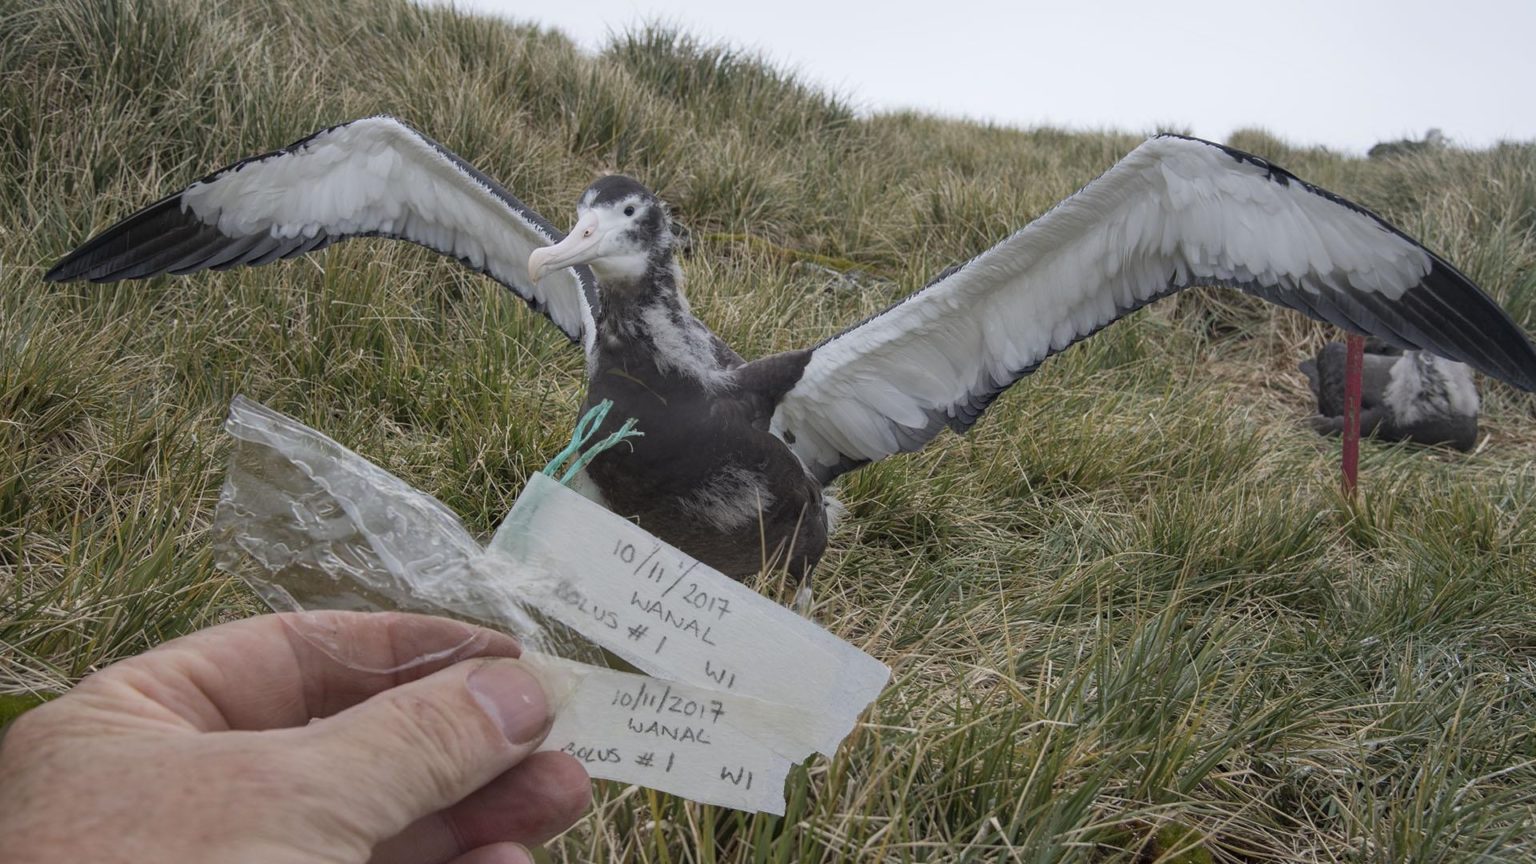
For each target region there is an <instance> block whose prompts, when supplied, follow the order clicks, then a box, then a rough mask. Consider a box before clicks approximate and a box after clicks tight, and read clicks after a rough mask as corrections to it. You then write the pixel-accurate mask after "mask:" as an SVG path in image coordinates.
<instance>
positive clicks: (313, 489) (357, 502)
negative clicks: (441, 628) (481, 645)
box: [213, 396, 605, 671]
mask: <svg viewBox="0 0 1536 864" xmlns="http://www.w3.org/2000/svg"><path fill="white" fill-rule="evenodd" d="M225 428H226V430H227V431H228V432H229V434H230V435H231V436H233V438H234V448H233V452H232V453H231V456H230V467H229V473H228V476H227V477H226V479H225V482H224V487H223V490H222V491H221V493H220V496H219V505H218V508H217V510H216V512H215V516H214V526H213V527H214V535H215V540H214V547H215V552H216V555H217V561H218V564H219V566H220V567H221V568H223V569H225V570H228V571H230V572H233V573H236V574H238V575H239V576H241V577H242V578H243V579H244V580H245V581H246V582H247V583H249V584H250V585H251V587H252V588H253V589H254V590H255V591H256V592H257V594H258V595H259V596H260V597H261V598H262V599H263V600H264V601H265V602H266V603H267V605H269V606H271V607H272V608H273V609H274V610H277V611H299V610H315V609H345V610H356V611H407V612H410V611H414V612H423V613H430V614H434V615H451V616H453V617H456V618H460V619H462V620H464V621H468V622H472V623H475V624H480V625H483V626H486V627H490V628H493V629H497V630H500V631H503V632H506V633H510V634H512V635H515V636H517V637H518V639H519V640H520V641H521V642H522V644H523V646H524V649H525V652H526V656H527V658H528V659H529V660H530V661H533V662H536V661H537V656H538V654H539V653H543V654H553V655H557V656H563V657H567V658H569V659H574V660H580V661H582V662H586V663H595V664H596V665H605V664H604V663H603V660H602V654H601V652H600V651H598V650H597V649H596V648H594V647H592V646H591V645H590V644H589V643H587V642H585V640H582V639H581V638H580V637H579V636H577V635H575V634H574V633H571V632H570V631H569V630H568V629H566V628H565V627H564V626H563V625H560V624H558V623H555V622H550V621H548V620H545V619H543V618H542V617H541V616H539V615H538V613H537V612H534V611H532V610H530V609H529V608H528V607H527V606H525V605H524V603H523V602H522V601H520V600H519V599H518V596H517V592H516V590H515V589H514V587H513V581H512V580H513V578H514V575H513V573H512V571H511V568H510V567H509V566H505V565H504V564H502V563H501V562H500V561H499V560H498V559H499V558H500V556H487V555H485V553H484V549H483V547H482V546H481V544H480V543H479V542H477V541H476V540H475V538H474V537H472V536H470V534H469V532H468V530H466V529H465V527H464V525H463V523H462V522H460V521H459V519H458V517H456V516H455V515H454V514H453V513H452V512H451V511H450V510H448V508H447V507H445V506H443V504H442V503H440V502H439V501H438V500H437V499H435V498H433V497H431V496H429V495H426V494H423V493H422V492H419V491H417V490H416V489H413V488H411V486H409V485H408V484H406V483H405V482H404V481H402V480H400V479H399V478H397V477H395V476H394V475H392V474H389V473H388V472H386V471H384V470H383V469H381V468H379V467H377V466H375V465H373V464H372V463H370V462H368V461H367V460H366V459H363V458H362V457H360V456H358V455H357V454H356V453H353V452H352V451H350V450H348V449H347V448H345V447H343V446H342V445H340V444H338V443H337V442H336V441H334V440H332V439H330V438H329V437H327V436H325V435H323V434H321V433H320V432H317V431H315V430H314V429H311V428H309V427H307V426H304V425H303V424H301V423H298V422H296V421H294V420H292V419H291V418H289V417H286V416H284V415H282V414H279V413H278V412H276V411H273V410H271V409H269V408H267V407H266V406H264V405H260V404H258V403H255V402H252V401H250V400H248V399H246V398H245V397H243V396H237V397H236V398H235V400H234V402H233V404H232V405H231V406H230V413H229V419H228V421H227V422H226V423H225ZM528 573H529V571H527V570H524V571H523V573H521V574H518V578H537V574H536V573H534V574H533V575H531V576H529V575H525V574H528ZM301 635H302V636H303V637H304V638H305V639H306V640H308V641H310V642H311V643H316V642H317V641H319V642H323V643H325V644H317V645H316V647H318V648H320V649H321V650H323V651H325V652H326V654H328V655H329V656H331V657H332V658H333V659H335V660H337V661H338V662H340V663H343V664H344V665H348V666H350V667H352V668H359V669H361V668H364V667H363V665H362V664H360V663H358V662H357V661H356V660H355V659H354V658H353V657H352V653H351V651H350V649H349V646H347V645H345V644H342V643H339V642H335V641H332V640H328V639H327V638H326V636H325V634H324V632H323V631H321V630H317V629H311V628H306V629H305V631H304V632H303V633H302V634H301ZM466 638H470V637H468V636H467V637H466ZM427 659H430V658H412V659H407V660H405V661H403V666H410V665H414V664H415V663H418V662H425V661H426V660H427ZM368 671H393V670H376V669H369V670H368Z"/></svg>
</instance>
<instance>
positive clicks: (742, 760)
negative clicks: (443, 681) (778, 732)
mask: <svg viewBox="0 0 1536 864" xmlns="http://www.w3.org/2000/svg"><path fill="white" fill-rule="evenodd" d="M540 674H541V675H543V676H544V677H545V680H546V684H545V686H546V689H549V690H551V691H554V692H557V693H560V696H559V697H557V698H560V699H563V704H559V708H558V710H557V711H556V712H555V723H554V726H553V727H551V729H550V730H549V737H547V738H545V739H544V744H543V746H542V747H541V748H540V749H542V750H559V751H560V752H562V753H568V754H570V755H571V756H574V757H576V759H578V760H579V761H580V762H581V763H582V765H584V766H585V767H586V769H587V773H589V774H591V775H592V776H594V777H603V778H606V779H609V780H617V781H620V782H623V783H638V784H640V785H642V786H649V787H650V788H652V789H659V790H661V791H663V792H671V793H673V794H676V795H682V796H684V797H687V798H691V799H693V800H694V801H701V802H704V803H706V804H720V805H722V806H726V807H735V808H737V809H741V810H761V811H763V812H765V813H775V814H783V812H784V778H785V777H786V776H787V775H788V773H789V769H790V766H792V765H794V764H796V763H797V762H799V761H801V760H803V759H804V758H805V757H807V756H809V755H810V754H811V751H810V748H808V747H807V748H805V749H803V750H802V752H801V753H800V754H799V755H798V757H795V756H787V755H786V754H783V753H779V752H776V750H775V749H774V748H773V747H771V746H769V745H768V744H766V743H764V740H763V739H771V738H772V737H773V735H772V733H771V730H769V729H768V728H767V724H769V723H772V722H780V721H782V720H783V719H784V718H782V717H779V718H776V719H775V718H773V717H772V715H774V714H776V713H777V712H775V711H774V710H773V709H772V707H771V706H765V705H763V704H762V703H760V702H758V700H755V699H750V698H747V697H742V696H735V695H732V694H729V693H720V692H717V691H710V690H704V689H702V688H698V687H690V686H688V685H686V684H679V683H673V682H665V681H657V680H656V679H654V678H648V677H646V676H644V675H636V674H633V673H630V672H617V671H614V670H611V669H599V668H597V667H595V666H587V665H584V664H580V663H573V662H571V661H569V660H562V659H559V658H554V657H545V658H541V662H540ZM557 704H558V703H557ZM764 709H766V711H765V710H764ZM728 720H729V721H733V722H727V721H728Z"/></svg>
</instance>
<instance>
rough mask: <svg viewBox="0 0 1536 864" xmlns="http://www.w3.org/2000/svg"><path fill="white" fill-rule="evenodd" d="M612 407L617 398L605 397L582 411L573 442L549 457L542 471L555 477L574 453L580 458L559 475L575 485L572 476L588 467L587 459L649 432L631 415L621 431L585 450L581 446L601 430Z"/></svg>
mask: <svg viewBox="0 0 1536 864" xmlns="http://www.w3.org/2000/svg"><path fill="white" fill-rule="evenodd" d="M611 408H613V402H612V401H611V400H608V399H604V400H603V401H601V402H599V403H597V404H596V405H593V406H592V410H590V411H588V412H587V413H585V414H583V415H581V419H580V420H578V421H576V430H575V431H574V432H572V433H571V443H569V444H567V445H566V446H565V449H564V450H561V451H560V452H559V453H556V454H555V458H553V459H551V460H549V464H548V465H545V466H544V470H543V472H541V473H543V474H544V476H546V477H554V476H555V474H556V473H558V472H559V471H560V468H561V466H562V465H565V463H566V461H567V460H571V457H573V456H574V457H576V458H575V459H574V460H572V461H571V463H570V464H569V465H565V473H564V474H561V475H560V477H559V478H558V479H559V481H560V483H561V484H562V485H565V486H569V485H571V478H572V477H575V476H576V472H578V471H580V470H581V469H583V468H585V467H587V463H588V462H591V461H592V460H593V459H594V458H596V457H597V455H598V454H599V453H602V452H603V451H604V450H607V449H608V448H610V447H613V446H615V445H617V444H619V443H620V442H622V441H624V440H626V439H628V438H639V437H641V436H643V435H645V433H644V432H639V431H636V430H635V418H633V417H631V418H629V419H628V420H625V421H624V425H622V426H620V427H619V429H618V431H617V432H614V433H613V434H612V435H609V436H608V437H607V438H604V439H603V440H601V441H599V442H597V443H596V444H593V445H592V446H591V447H588V448H587V449H586V450H585V451H583V450H582V449H581V448H583V447H586V444H587V441H588V440H590V439H591V438H592V436H593V435H595V434H597V430H598V429H599V428H600V427H601V426H602V425H603V421H604V420H605V419H607V417H608V411H609V410H610V409H611Z"/></svg>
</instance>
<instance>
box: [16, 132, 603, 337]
mask: <svg viewBox="0 0 1536 864" xmlns="http://www.w3.org/2000/svg"><path fill="white" fill-rule="evenodd" d="M360 236H382V237H392V238H396V239H400V240H408V241H410V242H413V243H418V244H420V245H422V246H426V247H427V248H429V249H433V250H435V251H437V252H441V253H443V254H444V255H448V256H450V257H453V258H457V259H458V260H459V261H460V262H461V263H463V264H464V265H466V266H468V267H469V268H471V269H473V270H476V271H479V272H481V273H484V274H485V275H487V276H490V277H491V278H492V279H495V280H496V281H497V282H500V283H501V284H502V285H505V286H506V287H507V288H509V289H511V290H512V292H513V293H515V294H516V295H517V296H519V297H521V298H522V299H523V300H525V301H527V303H528V305H530V306H532V307H533V308H534V309H535V310H537V311H540V312H543V313H544V314H545V315H548V316H549V319H550V320H551V321H553V322H554V323H555V326H557V327H559V328H560V329H561V330H562V331H563V332H564V333H565V335H566V336H568V337H570V338H571V340H572V341H573V342H578V343H581V344H583V345H584V346H585V347H587V349H588V352H589V353H590V350H591V339H592V333H593V329H594V328H593V327H592V326H591V322H592V320H593V315H594V312H593V310H595V309H596V308H597V302H598V299H597V283H596V282H595V281H594V280H593V278H592V274H591V273H590V272H589V271H587V269H586V268H584V267H582V268H569V269H566V270H562V271H560V272H558V273H551V274H550V275H549V277H548V278H546V279H544V280H542V281H541V282H539V283H538V284H534V283H533V282H531V281H530V280H529V279H528V255H529V253H531V252H532V251H533V250H534V249H536V248H538V247H540V246H547V245H549V244H551V243H555V242H558V241H559V240H561V239H562V238H563V237H564V235H563V234H561V233H560V232H559V231H557V230H556V229H555V228H554V226H552V225H550V224H549V223H548V222H547V221H545V220H544V218H543V217H541V216H540V215H539V214H538V213H536V212H534V211H533V210H532V209H530V208H529V207H527V206H526V205H524V204H523V202H521V201H519V200H518V199H517V198H515V197H513V196H512V194H511V193H509V192H508V191H507V190H506V189H503V188H502V187H501V186H500V185H499V184H498V183H496V182H495V181H494V180H491V179H490V178H489V177H486V176H485V175H484V174H482V173H480V172H479V171H477V170H476V169H475V168H474V167H473V166H472V165H470V164H469V163H467V162H465V161H464V160H463V159H460V158H459V157H458V156H456V155H455V154H454V153H452V152H451V151H449V150H448V149H447V148H446V147H443V146H442V145H441V144H438V143H437V142H436V141H433V140H432V139H431V138H428V137H427V136H425V135H423V134H421V133H420V132H418V131H416V130H415V129H413V128H412V127H411V126H409V125H408V124H406V123H405V122H404V121H401V120H398V119H396V118H394V117H388V116H377V117H365V118H363V119H361V120H354V121H352V122H350V123H343V124H342V125H340V126H333V127H331V128H329V129H323V130H321V131H319V132H316V133H315V134H313V135H310V136H309V137H307V138H304V139H302V140H299V141H295V142H294V143H292V144H290V145H288V146H287V147H284V148H282V149H281V150H275V151H273V152H271V153H264V154H262V155H260V156H253V157H251V158H249V159H244V160H241V161H240V162H237V163H235V164H234V165H231V166H229V167H228V168H224V169H222V170H220V171H216V172H214V173H213V174H210V175H208V176H207V177H204V178H203V179H202V180H199V181H198V182H196V183H193V184H192V185H191V186H188V187H187V188H186V189H183V190H182V191H180V192H177V193H175V194H174V195H170V196H168V197H166V198H164V199H161V200H160V201H158V202H156V203H155V204H151V205H150V206H148V207H146V208H144V209H143V210H140V211H139V212H137V213H135V214H133V215H132V216H129V217H128V218H126V219H124V220H123V221H121V222H119V223H117V224H116V225H114V226H112V227H111V228H108V229H107V230H105V231H103V232H101V233H100V234H98V235H97V236H96V237H94V238H92V239H91V240H89V241H87V242H86V243H85V244H84V245H82V246H81V247H80V248H78V249H76V250H75V251H73V252H71V253H69V255H68V256H66V257H65V258H64V259H63V260H62V261H60V262H59V263H58V264H57V265H55V266H54V267H53V269H52V270H49V271H48V274H47V275H46V276H45V277H44V278H46V279H48V280H49V281H53V282H60V281H71V280H75V279H89V280H91V281H93V282H113V281H117V280H119V279H144V278H148V277H150V276H155V275H158V274H161V273H175V274H182V273H193V272H196V271H198V270H206V269H211V270H223V269H227V268H230V267H236V266H239V265H242V264H246V265H259V264H266V263H268V262H270V261H275V260H277V259H279V258H291V257H293V256H295V255H302V254H304V253H306V252H311V251H314V250H316V249H321V248H324V247H326V246H329V245H330V244H332V243H335V242H337V241H340V240H345V239H347V238H349V237H360Z"/></svg>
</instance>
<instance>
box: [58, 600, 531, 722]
mask: <svg viewBox="0 0 1536 864" xmlns="http://www.w3.org/2000/svg"><path fill="white" fill-rule="evenodd" d="M521 653H522V650H521V646H519V644H518V642H517V640H516V639H514V638H512V637H511V636H508V635H506V634H503V633H497V632H495V631H493V630H487V629H485V628H484V627H477V626H474V625H472V624H466V623H464V622H461V621H454V620H452V619H448V618H436V617H433V616H430V615H412V614H404V613H396V612H292V613H281V614H274V615H261V616H258V617H255V618H247V619H244V620H241V621H235V622H231V623H229V624H221V625H218V626H216V627H210V628H208V629H207V630H201V631H199V632H196V633H193V634H190V635H188V636H184V637H182V638H180V639H176V640H173V641H171V642H167V643H165V644H164V645H161V646H159V647H157V648H154V649H151V650H150V651H147V652H145V653H144V654H141V655H139V656H137V657H133V658H130V659H127V660H124V661H122V662H120V663H117V664H115V665H113V666H110V667H108V668H106V669H104V670H102V671H101V672H98V673H96V674H95V675H93V676H91V677H90V678H87V679H86V680H85V681H82V682H81V684H80V686H79V687H78V688H76V689H77V691H83V692H85V693H96V694H99V695H114V694H115V696H116V697H118V698H129V699H132V698H135V697H137V698H139V699H144V700H147V701H148V703H149V704H148V705H147V706H145V707H151V708H152V707H154V706H158V707H159V708H161V709H164V711H168V712H169V715H170V716H169V717H167V716H166V715H165V713H164V711H159V712H153V711H152V712H149V713H151V714H159V715H160V717H161V719H170V720H173V721H176V720H179V721H181V722H184V723H185V724H187V725H188V726H190V727H191V728H192V729H195V730H198V731H217V730H225V729H274V728H282V727H288V726H302V725H304V724H305V723H308V722H309V721H310V720H312V719H314V718H316V717H326V716H329V715H331V714H335V713H336V712H338V711H342V710H344V709H346V708H349V707H351V706H353V705H356V704H357V703H359V702H362V701H363V700H365V699H367V698H368V697H370V696H372V695H374V694H375V693H379V692H381V691H384V690H388V689H390V688H391V687H395V686H398V685H400V684H404V683H406V682H407V681H414V680H416V679H418V678H423V677H425V676H427V675H430V674H432V673H433V672H436V671H437V670H439V669H443V668H445V667H448V666H451V665H453V664H454V663H458V662H460V661H462V660H468V659H471V658H474V657H517V656H519V655H520V654H521Z"/></svg>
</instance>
